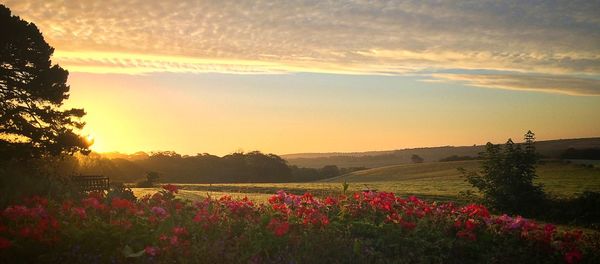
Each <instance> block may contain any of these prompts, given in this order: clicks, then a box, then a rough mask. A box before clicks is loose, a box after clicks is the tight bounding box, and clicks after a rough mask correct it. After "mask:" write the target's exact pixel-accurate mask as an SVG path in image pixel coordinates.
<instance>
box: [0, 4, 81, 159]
mask: <svg viewBox="0 0 600 264" xmlns="http://www.w3.org/2000/svg"><path fill="white" fill-rule="evenodd" d="M0 25H2V26H0V158H2V159H7V158H27V157H36V156H42V155H46V154H51V155H56V154H60V153H67V154H72V153H74V152H77V151H82V152H88V147H89V144H88V143H87V142H86V141H85V140H84V139H83V138H82V137H81V136H79V135H78V134H77V133H76V131H78V130H80V129H82V128H83V126H84V123H83V122H81V121H80V118H81V117H83V116H84V115H85V112H84V111H83V109H66V110H64V109H61V106H62V104H63V101H64V100H66V99H68V98H69V86H68V85H67V84H66V83H67V77H68V75H69V73H68V72H67V71H66V70H64V69H63V68H61V67H60V66H58V65H56V64H55V65H52V62H51V61H50V57H51V56H52V54H53V52H54V49H53V48H52V47H50V45H48V43H46V41H45V40H44V37H43V36H42V33H40V31H39V30H38V28H37V27H36V26H35V25H34V24H33V23H29V22H27V21H24V20H22V19H21V18H19V17H18V16H13V15H11V12H10V10H9V9H8V8H6V7H5V6H4V5H0Z"/></svg>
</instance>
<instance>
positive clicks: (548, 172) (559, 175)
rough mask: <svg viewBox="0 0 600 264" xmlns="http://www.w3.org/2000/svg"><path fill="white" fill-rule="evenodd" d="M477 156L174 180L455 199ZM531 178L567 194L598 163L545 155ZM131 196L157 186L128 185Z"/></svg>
mask: <svg viewBox="0 0 600 264" xmlns="http://www.w3.org/2000/svg"><path fill="white" fill-rule="evenodd" d="M479 166H480V162H479V161H454V162H430V163H418V164H402V165H395V166H386V167H380V168H374V169H368V170H362V171H356V172H353V173H350V174H346V175H342V176H338V177H335V178H331V179H327V180H323V181H318V182H308V183H252V184H248V183H240V184H235V183H232V184H178V186H180V188H181V192H180V194H179V195H180V196H182V198H186V199H191V200H198V199H203V198H204V197H207V196H213V197H220V196H221V195H224V194H228V195H232V196H234V197H244V196H247V197H248V198H249V199H252V200H256V201H261V200H263V201H264V199H265V198H267V197H269V196H270V195H272V194H273V193H275V192H277V191H278V190H285V191H287V192H290V193H294V194H303V193H305V192H310V193H312V194H313V195H315V196H320V197H324V196H327V195H338V194H340V193H341V192H342V190H343V187H342V185H343V183H344V182H347V183H348V184H349V186H348V190H347V191H348V192H356V191H363V190H377V191H385V192H393V193H395V194H397V195H400V196H410V195H415V196H418V197H421V198H424V199H429V200H444V201H449V200H457V199H459V197H458V193H459V192H460V191H465V190H473V189H472V187H471V186H470V185H469V184H468V183H466V182H465V181H464V178H463V177H462V174H461V173H460V172H459V171H458V169H457V168H461V167H462V168H465V169H467V170H477V169H478V168H479ZM537 174H538V176H539V177H538V179H537V183H540V184H542V185H543V186H544V189H545V191H546V192H547V193H549V194H551V195H552V196H555V197H561V198H568V197H572V196H576V195H578V194H581V193H583V192H585V191H592V192H598V191H600V168H598V167H588V166H584V165H581V164H573V163H565V162H559V161H545V162H542V163H541V164H540V165H539V166H538V167H537ZM132 190H133V191H134V193H135V194H136V196H138V197H141V196H143V195H145V194H149V193H153V192H155V191H157V188H132Z"/></svg>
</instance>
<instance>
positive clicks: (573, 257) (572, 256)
mask: <svg viewBox="0 0 600 264" xmlns="http://www.w3.org/2000/svg"><path fill="white" fill-rule="evenodd" d="M581 258H583V256H582V255H581V251H579V250H577V249H573V250H571V251H569V252H567V254H565V261H566V262H567V263H569V264H571V263H577V262H579V261H581Z"/></svg>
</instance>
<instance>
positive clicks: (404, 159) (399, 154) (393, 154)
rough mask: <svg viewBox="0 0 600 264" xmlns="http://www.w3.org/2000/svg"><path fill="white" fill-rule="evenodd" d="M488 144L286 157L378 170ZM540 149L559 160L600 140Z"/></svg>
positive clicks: (307, 163)
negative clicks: (564, 155)
mask: <svg viewBox="0 0 600 264" xmlns="http://www.w3.org/2000/svg"><path fill="white" fill-rule="evenodd" d="M484 147H485V146H484V145H475V146H460V147H453V146H444V147H431V148H413V149H400V150H389V151H369V152H353V153H304V154H302V153H301V154H288V155H282V157H283V158H284V159H286V160H287V161H288V163H289V164H290V165H296V166H299V167H308V168H321V167H323V166H325V165H337V166H338V167H341V168H344V167H368V168H377V167H383V166H391V165H397V164H407V163H412V161H411V156H412V155H413V154H416V155H419V156H420V157H422V158H423V159H424V160H425V162H432V161H439V160H440V159H443V158H446V157H449V156H452V155H457V156H471V157H475V156H477V155H479V153H480V152H482V151H483V150H484ZM536 147H537V150H538V152H539V153H540V154H542V155H543V156H544V157H547V158H559V157H560V155H561V154H562V153H563V152H564V151H565V150H567V149H569V148H575V149H584V148H600V137H597V138H579V139H558V140H546V141H538V142H536Z"/></svg>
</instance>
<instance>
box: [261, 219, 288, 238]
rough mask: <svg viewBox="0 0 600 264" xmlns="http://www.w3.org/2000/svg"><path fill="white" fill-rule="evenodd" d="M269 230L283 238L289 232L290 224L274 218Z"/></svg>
mask: <svg viewBox="0 0 600 264" xmlns="http://www.w3.org/2000/svg"><path fill="white" fill-rule="evenodd" d="M267 228H269V229H270V230H271V231H273V233H275V235H276V236H283V235H285V234H286V233H287V232H288V231H289V229H290V224H289V223H288V222H280V221H279V220H277V219H276V218H273V219H271V222H269V225H268V226H267Z"/></svg>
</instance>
